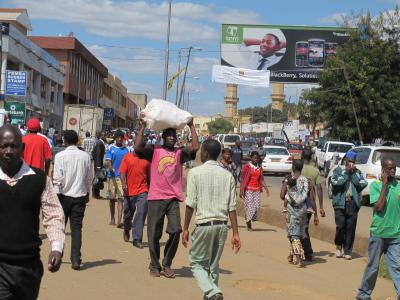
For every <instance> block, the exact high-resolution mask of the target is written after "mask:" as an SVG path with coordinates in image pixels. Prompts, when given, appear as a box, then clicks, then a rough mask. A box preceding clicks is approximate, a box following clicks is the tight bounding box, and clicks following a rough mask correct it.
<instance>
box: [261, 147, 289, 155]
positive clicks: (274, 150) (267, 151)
mask: <svg viewBox="0 0 400 300" xmlns="http://www.w3.org/2000/svg"><path fill="white" fill-rule="evenodd" d="M265 154H266V155H289V152H288V151H287V150H286V149H285V148H265Z"/></svg>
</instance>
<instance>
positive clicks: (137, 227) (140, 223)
mask: <svg viewBox="0 0 400 300" xmlns="http://www.w3.org/2000/svg"><path fill="white" fill-rule="evenodd" d="M135 211H136V214H135ZM134 215H135V218H134V219H133V223H132V218H133V216H134ZM146 216H147V193H141V194H139V195H136V196H128V197H125V200H124V229H125V230H130V229H131V228H132V236H133V241H139V242H142V240H143V227H144V222H145V220H146Z"/></svg>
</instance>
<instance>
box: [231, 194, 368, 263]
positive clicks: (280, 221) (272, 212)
mask: <svg viewBox="0 0 400 300" xmlns="http://www.w3.org/2000/svg"><path fill="white" fill-rule="evenodd" d="M237 213H238V215H239V216H241V217H244V216H245V214H244V204H243V200H241V199H238V202H237ZM321 219H322V218H320V221H321ZM322 220H323V219H322ZM311 221H312V220H311ZM311 221H310V227H309V233H310V236H311V237H312V238H315V239H318V240H321V241H324V242H328V243H331V244H332V245H334V242H333V241H334V238H335V232H336V228H332V227H330V226H326V225H324V224H321V223H320V224H319V225H318V226H314V225H313V224H312V222H311ZM258 222H263V223H266V224H269V225H272V226H275V227H278V228H281V229H284V230H286V223H285V218H284V217H283V214H282V212H281V211H279V210H276V209H274V208H271V207H268V206H263V207H261V209H260V211H259V212H258ZM322 222H323V221H322ZM368 239H369V237H366V236H357V235H356V238H355V241H354V247H353V252H354V253H356V254H359V255H361V256H366V257H368ZM311 242H312V241H311ZM332 249H333V247H332Z"/></svg>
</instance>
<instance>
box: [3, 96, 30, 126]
mask: <svg viewBox="0 0 400 300" xmlns="http://www.w3.org/2000/svg"><path fill="white" fill-rule="evenodd" d="M4 109H5V110H6V111H7V113H8V118H9V119H10V123H11V124H25V114H26V108H25V103H22V102H8V101H7V102H5V103H4Z"/></svg>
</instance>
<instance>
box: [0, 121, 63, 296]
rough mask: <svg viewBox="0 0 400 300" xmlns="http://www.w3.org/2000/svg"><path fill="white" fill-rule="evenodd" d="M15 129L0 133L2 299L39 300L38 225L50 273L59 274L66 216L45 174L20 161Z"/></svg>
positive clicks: (7, 127)
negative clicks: (44, 238) (47, 252)
mask: <svg viewBox="0 0 400 300" xmlns="http://www.w3.org/2000/svg"><path fill="white" fill-rule="evenodd" d="M22 156H23V143H22V136H21V133H20V131H19V129H18V128H17V127H14V126H12V125H5V126H3V127H0V195H1V201H0V299H2V300H11V299H24V300H33V299H37V297H38V295H39V289H40V282H41V279H42V276H43V265H42V262H41V260H40V245H41V240H40V238H39V220H40V216H39V215H40V208H42V212H43V226H44V228H45V230H46V233H47V237H48V240H49V241H50V243H51V249H52V251H51V252H50V255H49V258H48V264H47V268H48V270H49V271H51V272H56V271H58V269H59V267H60V264H61V256H62V252H63V246H64V239H65V234H64V214H63V210H62V207H61V205H60V202H59V201H58V198H57V194H56V193H55V191H54V189H53V185H52V184H51V181H50V179H49V178H48V177H47V176H46V174H45V173H44V171H42V170H39V169H36V168H31V167H29V166H28V165H27V164H26V163H25V162H24V161H23V159H22Z"/></svg>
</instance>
